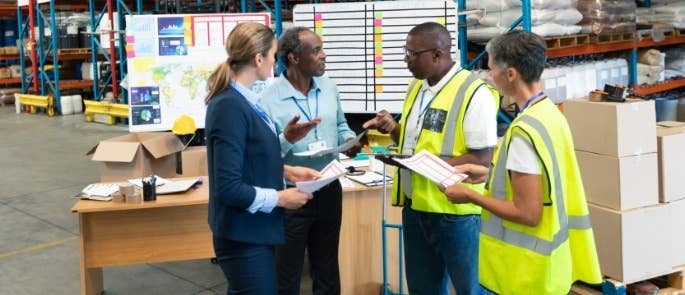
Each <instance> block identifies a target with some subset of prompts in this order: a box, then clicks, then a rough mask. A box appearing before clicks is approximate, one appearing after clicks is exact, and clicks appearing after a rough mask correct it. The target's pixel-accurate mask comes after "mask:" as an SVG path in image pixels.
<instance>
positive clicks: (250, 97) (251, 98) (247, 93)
mask: <svg viewBox="0 0 685 295" xmlns="http://www.w3.org/2000/svg"><path fill="white" fill-rule="evenodd" d="M231 86H232V87H233V88H235V90H237V91H238V93H240V94H241V95H242V96H244V97H245V99H247V101H248V102H250V103H251V104H253V105H259V100H260V99H259V95H257V94H256V93H254V92H253V91H252V90H250V88H247V87H245V86H243V85H242V84H240V83H238V82H236V81H235V80H231Z"/></svg>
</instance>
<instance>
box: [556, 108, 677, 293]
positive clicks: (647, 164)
mask: <svg viewBox="0 0 685 295" xmlns="http://www.w3.org/2000/svg"><path fill="white" fill-rule="evenodd" d="M564 112H565V114H566V117H567V119H568V122H569V126H570V127H571V132H572V133H573V140H574V143H575V150H576V155H577V157H578V164H579V166H580V170H581V175H582V178H583V185H584V187H585V193H586V196H587V200H588V202H589V203H590V204H589V207H590V217H591V220H592V227H593V231H594V234H595V241H596V242H597V253H598V255H599V260H600V266H601V269H602V273H603V274H604V275H606V276H608V277H611V278H614V279H617V280H620V281H623V282H625V283H631V282H636V281H639V280H642V279H645V278H650V277H654V276H658V275H661V274H665V273H668V272H670V271H671V269H672V268H673V267H674V266H676V265H675V264H674V260H673V259H672V256H673V255H671V253H672V252H673V251H672V248H673V246H672V244H673V237H672V230H673V226H672V225H673V222H674V216H672V214H671V209H672V208H671V206H669V204H661V203H659V177H658V175H659V174H658V156H657V140H656V127H655V124H654V122H656V114H655V111H654V102H653V101H642V100H628V101H626V102H625V103H610V102H590V101H588V100H584V99H574V100H567V101H566V102H565V111H564ZM650 253H651V254H650Z"/></svg>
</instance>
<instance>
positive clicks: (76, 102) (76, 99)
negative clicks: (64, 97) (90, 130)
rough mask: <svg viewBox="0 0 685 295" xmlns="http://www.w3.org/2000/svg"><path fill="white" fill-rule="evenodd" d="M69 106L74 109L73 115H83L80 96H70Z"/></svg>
mask: <svg viewBox="0 0 685 295" xmlns="http://www.w3.org/2000/svg"><path fill="white" fill-rule="evenodd" d="M71 106H72V107H73V109H74V114H79V113H83V99H82V98H81V95H80V94H77V95H72V96H71Z"/></svg>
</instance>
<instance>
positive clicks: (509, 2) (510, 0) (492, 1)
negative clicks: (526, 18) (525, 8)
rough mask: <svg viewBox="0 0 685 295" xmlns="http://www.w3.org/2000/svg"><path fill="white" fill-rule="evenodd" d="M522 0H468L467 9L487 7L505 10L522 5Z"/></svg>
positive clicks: (488, 9)
mask: <svg viewBox="0 0 685 295" xmlns="http://www.w3.org/2000/svg"><path fill="white" fill-rule="evenodd" d="M520 6H521V1H517V0H479V1H466V9H468V10H472V9H485V10H486V11H503V10H507V9H509V8H512V7H520Z"/></svg>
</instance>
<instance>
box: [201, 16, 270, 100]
mask: <svg viewBox="0 0 685 295" xmlns="http://www.w3.org/2000/svg"><path fill="white" fill-rule="evenodd" d="M275 39H276V37H275V36H274V33H273V32H272V31H271V29H269V27H267V26H265V25H263V24H260V23H252V22H248V23H241V24H238V25H237V26H236V27H235V28H234V29H233V31H231V33H230V34H228V38H226V53H227V54H228V56H229V58H228V60H227V61H225V62H223V63H221V64H220V65H219V66H217V67H216V69H215V70H214V72H213V73H212V75H211V76H209V79H208V80H207V96H206V97H205V104H208V103H209V102H210V101H211V100H212V98H213V97H214V96H216V95H217V94H219V93H221V92H223V91H224V90H226V89H227V88H228V87H230V86H231V77H230V76H231V71H232V72H233V73H239V72H240V71H241V70H243V69H244V68H245V67H248V66H250V65H252V64H253V62H254V56H255V55H256V54H261V55H262V56H266V55H267V54H268V52H269V49H271V47H272V46H273V44H272V43H273V41H274V40H275Z"/></svg>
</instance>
